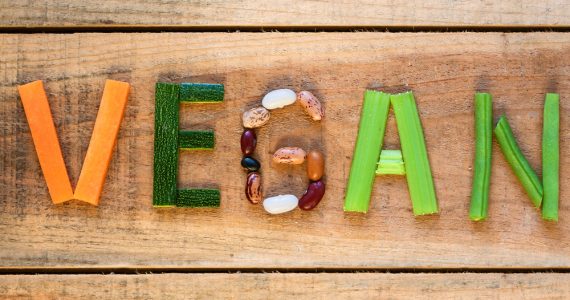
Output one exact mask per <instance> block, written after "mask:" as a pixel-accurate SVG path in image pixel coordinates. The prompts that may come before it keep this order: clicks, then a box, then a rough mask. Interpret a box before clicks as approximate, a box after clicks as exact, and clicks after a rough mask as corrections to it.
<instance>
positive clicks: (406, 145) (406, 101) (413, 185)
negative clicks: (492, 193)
mask: <svg viewBox="0 0 570 300" xmlns="http://www.w3.org/2000/svg"><path fill="white" fill-rule="evenodd" d="M390 99H391V102H392V106H393V108H394V113H395V115H396V124H397V125H398V132H399V134H400V144H401V145H402V153H403V155H404V166H405V168H406V178H407V181H408V189H409V191H410V197H411V198H412V207H413V211H414V214H415V215H416V216H417V215H427V214H433V213H437V211H438V207H437V198H436V196H435V187H434V184H433V178H432V175H431V168H430V165H429V158H428V155H427V150H426V145H425V141H424V134H423V131H422V124H421V122H420V116H419V114H418V110H417V107H416V102H415V100H414V95H413V94H412V92H405V93H401V94H397V95H392V96H391V97H390Z"/></svg>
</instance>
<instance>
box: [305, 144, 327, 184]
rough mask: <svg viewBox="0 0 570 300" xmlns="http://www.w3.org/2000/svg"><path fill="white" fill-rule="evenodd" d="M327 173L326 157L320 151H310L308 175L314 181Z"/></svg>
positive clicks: (308, 155)
mask: <svg viewBox="0 0 570 300" xmlns="http://www.w3.org/2000/svg"><path fill="white" fill-rule="evenodd" d="M324 173H325V158H324V156H323V154H322V153H321V152H319V151H315V150H313V151H310V152H309V154H307V176H308V177H309V179H310V180H312V181H317V180H319V179H321V177H323V174H324Z"/></svg>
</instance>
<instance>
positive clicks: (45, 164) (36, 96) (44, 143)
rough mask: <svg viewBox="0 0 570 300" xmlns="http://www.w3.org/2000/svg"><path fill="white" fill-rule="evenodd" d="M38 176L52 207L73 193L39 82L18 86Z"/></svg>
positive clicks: (71, 196) (70, 196)
mask: <svg viewBox="0 0 570 300" xmlns="http://www.w3.org/2000/svg"><path fill="white" fill-rule="evenodd" d="M18 91H19V93H20V98H21V99H22V104H23V106H24V112H25V113H26V119H28V125H29V126H30V132H31V133H32V139H33V141H34V146H35V148H36V153H37V154H38V159H39V161H40V166H41V168H42V173H43V174H44V178H45V180H46V183H47V186H48V190H49V194H50V196H51V200H52V202H53V203H55V204H58V203H62V202H65V201H68V200H71V199H72V198H73V189H72V188H71V183H70V182H69V176H68V175H67V170H66V169H65V162H64V161H63V156H62V154H61V148H60V146H59V141H58V139H57V132H56V130H55V125H54V124H53V119H52V116H51V111H50V107H49V103H48V99H47V97H46V94H45V91H44V86H43V83H42V81H41V80H38V81H34V82H31V83H28V84H25V85H20V86H18Z"/></svg>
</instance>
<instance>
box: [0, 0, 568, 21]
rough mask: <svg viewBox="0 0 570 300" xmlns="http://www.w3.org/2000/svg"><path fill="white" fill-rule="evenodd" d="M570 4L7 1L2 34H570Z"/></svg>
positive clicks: (509, 0)
mask: <svg viewBox="0 0 570 300" xmlns="http://www.w3.org/2000/svg"><path fill="white" fill-rule="evenodd" d="M569 20H570V3H568V1H565V0H545V1H534V0H505V1H488V0H474V1H466V0H461V1H452V0H430V1H421V0H415V1H409V0H391V1H371V0H350V1H331V0H327V1H314V0H311V1H306V0H287V1H255V0H239V1H231V0H214V1H209V0H206V1H182V0H174V1H172V0H160V1H144V0H126V1H125V0H121V1H104V2H96V1H79V0H76V1H69V0H26V1H14V0H2V1H0V26H1V27H9V26H33V27H37V26H39V27H42V26H46V27H54V26H55V27H60V26H63V27H67V26H103V27H107V26H125V25H126V26H206V27H208V26H212V27H223V26H568V25H570V21H569Z"/></svg>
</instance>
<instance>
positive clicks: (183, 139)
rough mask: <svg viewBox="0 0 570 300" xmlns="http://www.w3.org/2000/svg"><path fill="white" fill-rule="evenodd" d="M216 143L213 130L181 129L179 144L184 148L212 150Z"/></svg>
mask: <svg viewBox="0 0 570 300" xmlns="http://www.w3.org/2000/svg"><path fill="white" fill-rule="evenodd" d="M214 144H215V136H214V131H213V130H181V131H180V133H179V134H178V145H179V146H180V149H182V150H211V149H214Z"/></svg>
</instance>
